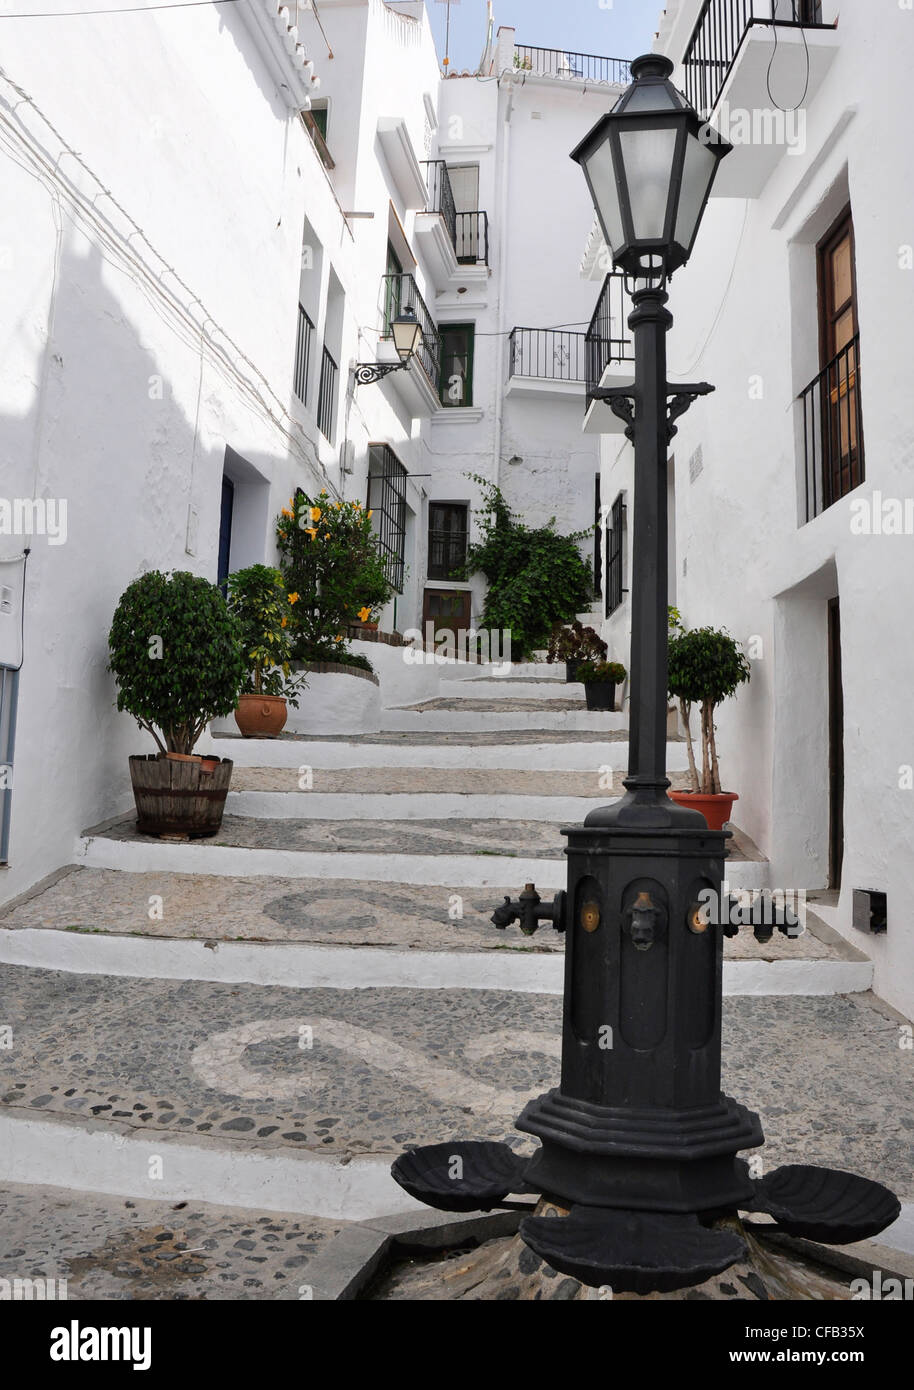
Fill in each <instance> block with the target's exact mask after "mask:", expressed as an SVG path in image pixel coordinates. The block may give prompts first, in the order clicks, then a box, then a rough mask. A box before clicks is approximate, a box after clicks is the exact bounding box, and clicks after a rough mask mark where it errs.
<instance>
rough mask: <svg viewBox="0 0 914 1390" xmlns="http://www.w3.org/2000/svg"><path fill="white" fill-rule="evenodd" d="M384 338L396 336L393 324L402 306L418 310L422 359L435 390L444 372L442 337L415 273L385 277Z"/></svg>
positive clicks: (420, 355)
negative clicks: (442, 366)
mask: <svg viewBox="0 0 914 1390" xmlns="http://www.w3.org/2000/svg"><path fill="white" fill-rule="evenodd" d="M383 295H384V337H385V338H391V337H393V328H392V324H393V321H394V319H395V318H396V317H397V315H398V314H399V313H400V311H401V310H402V309H414V310H415V313H416V318H417V319H418V320H419V324H420V327H421V328H422V346H421V348H420V349H419V361H420V362H421V363H422V366H423V368H424V370H425V375H426V376H427V377H428V379H429V381H430V382H431V384H432V386H433V387H434V388H435V390H436V391H437V390H438V378H439V376H440V374H441V339H440V337H439V334H438V325H437V324H436V322H435V320H434V319H433V318H432V316H431V313H430V312H429V308H428V305H427V304H426V302H425V300H424V299H423V298H422V296H421V294H420V293H419V290H418V288H417V286H416V281H415V279H414V278H413V276H412V275H385V276H384V286H383Z"/></svg>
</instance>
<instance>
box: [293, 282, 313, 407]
mask: <svg viewBox="0 0 914 1390" xmlns="http://www.w3.org/2000/svg"><path fill="white" fill-rule="evenodd" d="M313 334H314V324H313V323H312V322H311V320H310V318H309V317H308V315H307V313H306V312H305V309H304V307H303V306H302V305H301V304H299V306H298V333H297V335H296V338H295V379H294V382H293V386H294V390H295V394H296V396H297V397H298V399H299V400H300V401H301V403H302V404H303V405H307V404H308V376H309V374H310V372H311V339H312V336H313Z"/></svg>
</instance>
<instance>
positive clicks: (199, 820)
mask: <svg viewBox="0 0 914 1390" xmlns="http://www.w3.org/2000/svg"><path fill="white" fill-rule="evenodd" d="M233 766H234V764H233V762H232V760H231V758H222V759H215V758H207V759H203V758H201V759H199V760H198V759H196V758H193V759H189V760H183V759H182V760H181V761H180V762H179V761H176V760H175V759H172V758H166V757H165V756H164V754H162V753H149V754H145V753H141V754H136V755H134V756H133V757H131V759H130V780H131V782H132V783H133V796H134V800H135V801H136V828H137V830H138V831H139V832H140V834H141V835H182V836H183V835H188V836H190V837H191V838H192V839H200V838H202V837H204V836H206V835H215V834H216V833H217V832H218V830H219V827H220V826H221V824H222V813H223V811H224V809H225V798H226V796H227V795H228V789H229V783H230V781H231V780H232V768H233Z"/></svg>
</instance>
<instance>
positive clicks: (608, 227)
mask: <svg viewBox="0 0 914 1390" xmlns="http://www.w3.org/2000/svg"><path fill="white" fill-rule="evenodd" d="M587 177H588V179H589V180H590V186H591V193H592V195H593V200H594V203H595V204H596V207H597V214H598V216H599V218H600V225H601V226H602V228H603V235H604V236H605V238H606V243H607V245H608V246H609V248H610V250H611V251H612V250H618V249H619V247H620V246H621V245H622V243H623V242H624V241H625V230H624V226H623V223H622V209H621V207H620V205H619V192H618V189H617V187H616V171H615V169H614V167H613V157H612V146H611V144H610V141H609V139H608V138H607V139H605V140H604V141H603V143H602V144H601V145H599V146H598V147H597V149H595V150H594V152H593V154H592V155H590V156H589V157H588V159H587Z"/></svg>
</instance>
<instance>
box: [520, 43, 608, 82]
mask: <svg viewBox="0 0 914 1390" xmlns="http://www.w3.org/2000/svg"><path fill="white" fill-rule="evenodd" d="M514 66H515V68H516V69H517V71H518V72H529V73H530V74H531V76H533V77H557V78H559V79H564V80H565V81H575V82H597V83H605V84H606V85H607V86H620V87H627V86H628V84H629V82H630V81H631V67H630V64H629V62H628V60H627V59H626V58H601V57H598V56H597V54H595V53H566V52H565V50H564V49H561V48H531V47H530V45H529V44H515V47H514Z"/></svg>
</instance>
